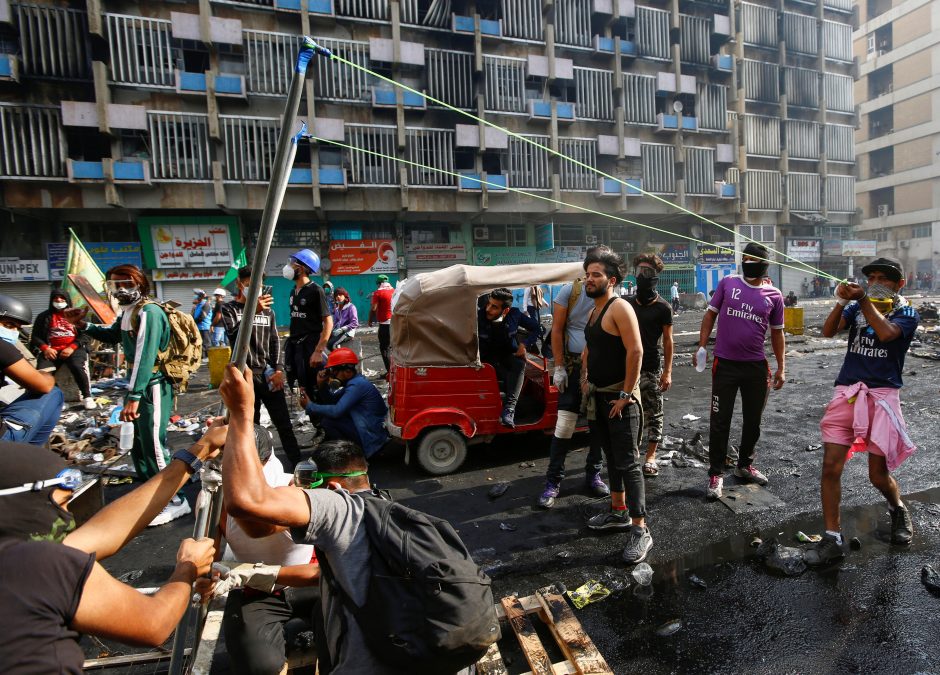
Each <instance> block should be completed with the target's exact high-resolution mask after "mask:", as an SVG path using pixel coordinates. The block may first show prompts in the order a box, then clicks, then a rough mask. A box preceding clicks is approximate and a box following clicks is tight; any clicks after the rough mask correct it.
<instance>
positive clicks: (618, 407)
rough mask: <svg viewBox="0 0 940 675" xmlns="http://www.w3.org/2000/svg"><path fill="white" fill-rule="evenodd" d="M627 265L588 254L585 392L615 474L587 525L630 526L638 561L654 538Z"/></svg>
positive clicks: (607, 255) (632, 555)
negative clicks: (625, 289)
mask: <svg viewBox="0 0 940 675" xmlns="http://www.w3.org/2000/svg"><path fill="white" fill-rule="evenodd" d="M623 267H624V266H623V259H622V258H621V257H620V256H618V255H617V254H615V253H611V252H610V251H603V252H596V253H593V254H591V253H589V254H588V256H587V258H585V260H584V271H585V277H584V292H585V293H586V294H587V296H588V297H590V298H591V299H593V300H594V311H592V312H591V317H590V318H589V319H588V324H587V327H586V328H585V329H584V338H585V342H586V346H585V348H584V353H583V354H582V356H581V366H582V368H581V393H582V394H583V396H584V407H585V412H586V413H587V418H588V427H589V428H590V432H591V445H599V446H600V447H601V448H603V451H604V454H605V455H606V456H607V470H608V473H609V475H610V498H611V505H610V506H611V510H610V512H608V513H600V514H598V515H596V516H594V517H593V518H591V519H590V520H588V527H590V528H591V529H594V530H606V529H629V531H630V535H629V538H628V540H627V544H626V546H625V547H624V549H623V559H624V560H625V561H626V562H627V563H629V564H634V563H638V562H640V561H642V560H644V559H645V558H646V555H647V553H649V550H650V548H652V546H653V538H652V536H650V532H649V529H647V527H646V492H645V486H644V484H643V472H642V471H641V470H640V450H639V440H640V439H639V436H640V426H641V424H642V419H641V417H642V415H643V411H642V410H641V409H640V404H639V401H638V400H637V397H638V396H639V392H638V390H637V384H638V382H639V379H640V362H641V361H642V359H643V345H642V343H641V340H640V327H639V326H638V325H637V321H636V315H635V314H634V313H633V308H632V307H631V306H630V303H628V302H627V301H626V300H623V299H622V298H621V297H620V293H619V290H620V284H621V282H622V281H623V276H624V269H623ZM627 503H629V506H630V508H629V515H630V517H629V518H627Z"/></svg>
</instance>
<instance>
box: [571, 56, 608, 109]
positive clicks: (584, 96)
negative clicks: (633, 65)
mask: <svg viewBox="0 0 940 675" xmlns="http://www.w3.org/2000/svg"><path fill="white" fill-rule="evenodd" d="M612 77H613V73H612V72H611V71H609V70H600V69H597V68H578V67H575V69H574V89H575V95H576V98H577V104H578V119H589V120H604V121H607V122H611V121H613V119H614V92H613V88H612V86H611V78H612Z"/></svg>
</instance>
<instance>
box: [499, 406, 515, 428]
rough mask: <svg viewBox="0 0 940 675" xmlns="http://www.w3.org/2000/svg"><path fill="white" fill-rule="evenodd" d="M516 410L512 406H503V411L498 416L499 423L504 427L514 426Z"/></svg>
mask: <svg viewBox="0 0 940 675" xmlns="http://www.w3.org/2000/svg"><path fill="white" fill-rule="evenodd" d="M515 417H516V411H515V410H513V409H512V408H503V412H502V413H501V414H500V416H499V423H500V424H502V425H503V426H504V427H509V428H510V429H515V428H516V421H515Z"/></svg>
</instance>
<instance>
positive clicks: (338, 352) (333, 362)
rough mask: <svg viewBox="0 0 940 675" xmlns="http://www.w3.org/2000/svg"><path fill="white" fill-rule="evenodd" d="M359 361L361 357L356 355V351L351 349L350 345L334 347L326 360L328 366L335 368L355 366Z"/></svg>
mask: <svg viewBox="0 0 940 675" xmlns="http://www.w3.org/2000/svg"><path fill="white" fill-rule="evenodd" d="M358 363H359V357H358V356H356V352H354V351H353V350H351V349H349V348H348V347H340V348H339V349H334V350H333V351H331V352H330V356H329V357H328V358H327V360H326V367H327V368H335V367H336V366H355V365H358Z"/></svg>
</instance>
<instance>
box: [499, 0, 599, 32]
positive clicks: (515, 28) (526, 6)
mask: <svg viewBox="0 0 940 675" xmlns="http://www.w3.org/2000/svg"><path fill="white" fill-rule="evenodd" d="M500 8H501V12H500V14H501V15H502V19H503V35H505V36H506V37H514V38H521V39H523V40H538V41H540V42H541V41H543V40H544V39H545V36H544V28H543V26H542V0H500ZM588 25H590V24H588Z"/></svg>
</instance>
